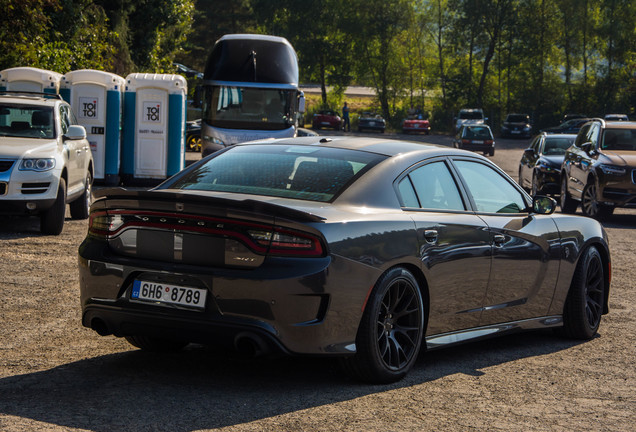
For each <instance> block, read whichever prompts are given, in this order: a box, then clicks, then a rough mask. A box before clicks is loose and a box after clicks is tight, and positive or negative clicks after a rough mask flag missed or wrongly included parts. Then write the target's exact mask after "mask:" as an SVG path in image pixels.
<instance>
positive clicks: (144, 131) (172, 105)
mask: <svg viewBox="0 0 636 432" xmlns="http://www.w3.org/2000/svg"><path fill="white" fill-rule="evenodd" d="M187 90H188V89H187V83H186V80H185V78H184V77H182V76H181V75H173V74H144V73H134V74H130V75H128V76H127V77H126V88H125V92H124V140H123V145H122V155H121V161H122V169H121V174H122V181H123V182H124V183H125V184H131V183H135V182H140V181H141V182H147V181H150V182H156V180H163V179H166V178H168V177H170V176H172V175H174V174H176V173H178V172H179V171H181V170H182V169H183V168H184V167H185V142H184V141H185V140H184V135H185V115H186V112H185V109H186V96H187ZM144 179H145V180H144Z"/></svg>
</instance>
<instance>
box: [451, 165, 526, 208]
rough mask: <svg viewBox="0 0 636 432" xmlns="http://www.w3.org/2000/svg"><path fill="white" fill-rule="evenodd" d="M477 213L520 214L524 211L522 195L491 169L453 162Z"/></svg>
mask: <svg viewBox="0 0 636 432" xmlns="http://www.w3.org/2000/svg"><path fill="white" fill-rule="evenodd" d="M455 164H456V165H457V168H458V169H459V171H460V173H461V174H462V177H463V178H464V180H465V181H466V185H467V186H468V190H469V191H470V193H471V195H472V196H473V200H474V201H475V204H476V206H477V211H480V212H487V213H521V212H523V211H525V209H526V203H525V200H524V199H523V195H521V193H520V192H519V191H518V190H517V189H516V188H515V187H514V186H513V185H512V184H511V183H510V182H509V181H508V179H506V178H505V177H503V176H502V175H501V174H499V173H498V172H497V171H495V170H494V169H493V168H491V167H489V166H487V165H484V164H481V163H477V162H469V161H455Z"/></svg>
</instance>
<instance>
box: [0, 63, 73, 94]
mask: <svg viewBox="0 0 636 432" xmlns="http://www.w3.org/2000/svg"><path fill="white" fill-rule="evenodd" d="M61 79H62V74H60V73H57V72H53V71H50V70H45V69H38V68H33V67H15V68H11V69H4V70H3V71H0V91H24V92H37V93H49V94H58V93H59V90H60V81H61Z"/></svg>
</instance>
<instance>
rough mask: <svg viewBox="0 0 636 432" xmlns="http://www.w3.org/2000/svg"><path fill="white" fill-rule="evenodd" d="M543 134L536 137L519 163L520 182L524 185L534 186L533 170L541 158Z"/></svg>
mask: <svg viewBox="0 0 636 432" xmlns="http://www.w3.org/2000/svg"><path fill="white" fill-rule="evenodd" d="M541 139H542V136H541V135H539V136H537V137H535V138H534V139H533V140H532V142H531V143H530V145H529V146H528V148H527V149H526V150H525V151H524V152H523V155H522V156H521V163H520V164H519V182H518V183H519V184H520V185H521V186H522V187H527V188H530V187H531V186H532V171H533V169H534V166H535V165H536V163H537V159H538V158H539V147H540V145H541Z"/></svg>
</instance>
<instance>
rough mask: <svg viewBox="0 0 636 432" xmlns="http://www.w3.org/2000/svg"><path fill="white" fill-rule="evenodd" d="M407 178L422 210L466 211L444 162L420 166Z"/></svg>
mask: <svg viewBox="0 0 636 432" xmlns="http://www.w3.org/2000/svg"><path fill="white" fill-rule="evenodd" d="M409 177H410V178H411V182H413V187H415V193H416V194H417V198H418V199H419V202H420V206H421V207H422V208H425V209H439V210H466V207H465V206H464V202H463V201H462V198H461V195H460V193H459V189H457V184H456V183H455V180H454V179H453V176H452V175H451V173H450V171H449V170H448V167H447V166H446V164H445V163H444V162H433V163H429V164H427V165H424V166H421V167H419V168H417V169H415V170H414V171H412V172H411V173H410V174H409Z"/></svg>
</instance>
